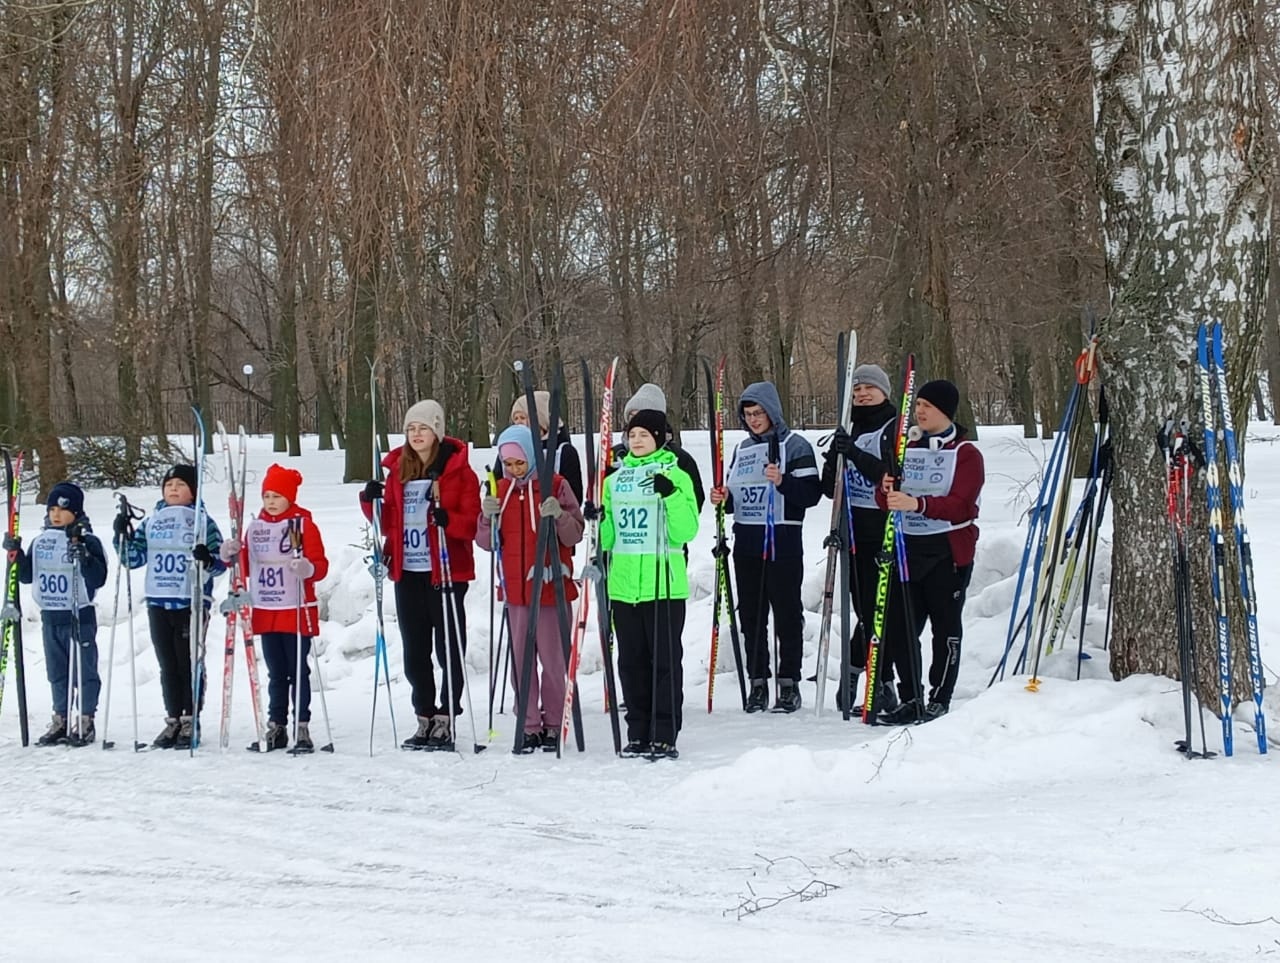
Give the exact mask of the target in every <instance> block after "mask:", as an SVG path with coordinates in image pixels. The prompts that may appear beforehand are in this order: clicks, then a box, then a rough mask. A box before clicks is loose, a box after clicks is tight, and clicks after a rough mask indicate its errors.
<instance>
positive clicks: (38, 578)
mask: <svg viewBox="0 0 1280 963" xmlns="http://www.w3.org/2000/svg"><path fill="white" fill-rule="evenodd" d="M67 547H68V545H67V533H66V532H64V531H63V530H62V529H60V528H46V529H45V530H44V531H43V532H41V533H40V534H39V535H37V536H36V537H35V538H34V539H33V540H32V542H31V550H30V554H31V574H32V579H31V584H32V590H33V591H32V594H33V595H34V596H35V600H36V605H38V606H40V608H41V609H43V610H44V611H46V612H70V611H71V610H72V604H71V601H72V599H71V596H72V592H73V590H74V592H75V598H76V601H77V602H78V603H79V605H80V607H81V608H83V607H84V606H86V605H88V604H89V590H88V588H87V587H86V586H85V584H84V576H83V575H82V574H81V572H80V566H79V565H78V564H77V563H75V562H73V561H71V559H70V558H68V557H67Z"/></svg>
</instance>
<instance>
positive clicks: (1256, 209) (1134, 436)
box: [1093, 0, 1271, 704]
mask: <svg viewBox="0 0 1280 963" xmlns="http://www.w3.org/2000/svg"><path fill="white" fill-rule="evenodd" d="M1255 10H1256V6H1255V4H1253V3H1252V2H1250V0H1128V2H1120V3H1115V2H1105V0H1098V2H1097V4H1096V7H1095V13H1096V17H1097V22H1096V25H1095V33H1094V49H1093V61H1094V64H1093V65H1094V82H1095V93H1096V103H1097V117H1096V130H1095V136H1096V142H1097V149H1098V155H1099V165H1100V171H1099V174H1100V178H1099V180H1100V185H1099V187H1100V192H1101V195H1102V207H1103V225H1104V232H1105V242H1106V259H1107V272H1108V280H1109V283H1110V287H1111V315H1110V318H1109V319H1108V321H1107V323H1106V325H1105V327H1104V329H1103V340H1102V352H1103V365H1104V377H1105V381H1106V384H1107V390H1108V394H1109V397H1110V399H1111V412H1112V418H1113V427H1112V431H1113V436H1114V440H1115V458H1116V469H1117V471H1116V479H1115V487H1114V498H1115V520H1116V521H1115V548H1114V553H1115V556H1114V566H1115V567H1114V582H1113V590H1114V591H1115V593H1116V594H1115V629H1114V634H1113V636H1112V658H1111V669H1112V674H1113V675H1114V676H1115V677H1116V678H1118V679H1119V678H1123V677H1125V676H1128V675H1130V674H1133V673H1138V672H1156V673H1162V674H1166V675H1170V676H1176V675H1177V664H1178V657H1177V635H1176V629H1175V622H1174V614H1173V589H1172V579H1171V564H1170V563H1169V562H1167V561H1166V560H1167V559H1169V557H1170V548H1169V541H1168V535H1167V528H1166V524H1165V508H1164V487H1165V482H1164V466H1163V462H1162V460H1161V459H1160V458H1159V456H1158V454H1157V451H1156V444H1155V436H1156V431H1157V429H1158V427H1159V425H1160V424H1161V422H1162V421H1163V420H1164V419H1165V418H1167V417H1169V416H1171V415H1172V416H1173V417H1175V418H1180V417H1187V418H1190V419H1191V421H1192V423H1193V424H1195V423H1198V422H1199V413H1200V407H1199V400H1198V396H1197V393H1196V390H1195V334H1196V327H1197V325H1198V324H1200V323H1201V322H1202V321H1213V320H1220V321H1221V322H1222V323H1223V325H1224V328H1225V337H1226V340H1227V341H1228V343H1229V344H1230V345H1233V346H1236V347H1237V348H1240V347H1244V348H1245V350H1235V351H1234V352H1232V353H1231V355H1230V357H1229V364H1230V365H1231V366H1232V370H1231V375H1232V380H1233V382H1234V383H1235V384H1240V383H1243V382H1245V381H1251V380H1252V378H1253V377H1254V371H1255V367H1256V362H1257V357H1256V354H1257V350H1256V346H1257V344H1258V333H1259V331H1260V326H1261V324H1262V322H1263V314H1262V307H1263V301H1264V294H1265V290H1266V259H1265V258H1266V252H1267V249H1268V233H1269V229H1270V201H1271V196H1270V185H1269V182H1268V180H1267V177H1266V174H1265V172H1266V169H1267V164H1268V160H1269V159H1268V158H1267V156H1266V146H1265V138H1264V137H1263V136H1262V135H1261V126H1260V125H1261V122H1262V116H1261V111H1260V104H1259V93H1260V87H1259V83H1258V76H1257V54H1258V47H1257V43H1258V39H1257V36H1258V35H1257V24H1256V23H1255V22H1254V11H1255ZM1233 395H1236V396H1238V392H1236V391H1233ZM1241 434H1242V435H1243V432H1242V433H1241ZM1202 484H1203V480H1200V481H1199V484H1198V491H1197V493H1196V494H1197V496H1198V497H1197V498H1196V508H1197V515H1198V517H1199V520H1200V522H1201V524H1198V525H1194V526H1193V529H1194V530H1195V531H1196V532H1197V533H1198V535H1197V537H1196V539H1195V541H1194V542H1193V544H1192V546H1191V557H1192V565H1193V578H1194V580H1195V607H1194V610H1195V624H1196V629H1197V640H1198V643H1199V656H1200V658H1199V681H1200V690H1199V696H1200V698H1201V700H1202V702H1204V703H1206V704H1214V701H1215V698H1216V696H1215V690H1216V685H1215V681H1214V680H1215V679H1216V672H1217V670H1216V667H1215V666H1214V649H1215V647H1214V644H1213V629H1212V625H1213V621H1212V614H1211V613H1212V610H1211V606H1210V601H1209V574H1208V565H1207V544H1206V539H1205V537H1204V534H1203V533H1204V525H1203V516H1204V496H1203V489H1202V488H1200V487H1199V486H1200V485H1202ZM1238 635H1242V633H1238ZM1236 644H1237V645H1238V647H1239V648H1241V649H1242V648H1243V645H1242V640H1240V639H1238V640H1237V643H1236ZM1234 656H1235V664H1236V666H1237V668H1238V669H1243V667H1244V666H1245V665H1246V661H1245V658H1244V653H1243V651H1237V652H1235V653H1234ZM1240 680H1242V676H1238V682H1237V685H1236V691H1237V692H1241V691H1245V692H1247V691H1248V685H1247V682H1246V683H1245V684H1244V685H1243V686H1241V685H1240V684H1239V681H1240Z"/></svg>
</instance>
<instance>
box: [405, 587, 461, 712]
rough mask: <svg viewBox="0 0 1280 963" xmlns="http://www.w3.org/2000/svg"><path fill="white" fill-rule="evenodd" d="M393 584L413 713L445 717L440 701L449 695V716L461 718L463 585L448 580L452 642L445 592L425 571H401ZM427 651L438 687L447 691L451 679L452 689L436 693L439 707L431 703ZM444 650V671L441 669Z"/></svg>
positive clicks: (432, 686)
mask: <svg viewBox="0 0 1280 963" xmlns="http://www.w3.org/2000/svg"><path fill="white" fill-rule="evenodd" d="M395 585H396V618H397V619H398V620H399V622H400V639H401V641H402V642H403V643H404V675H405V678H406V679H408V680H409V686H410V688H411V689H412V690H413V711H414V713H415V714H416V715H418V716H421V717H428V716H435V715H448V714H449V710H448V708H447V705H448V703H446V702H445V699H448V698H450V696H452V701H453V714H454V715H455V716H460V715H462V682H463V678H462V672H463V669H462V656H463V655H464V654H465V653H466V651H467V613H466V608H465V607H464V606H463V604H462V603H463V599H464V598H465V597H466V594H467V583H466V582H454V583H453V588H452V589H451V590H450V593H451V595H452V598H450V600H449V605H448V608H449V610H451V612H452V613H456V617H457V621H456V622H453V625H454V627H455V628H456V629H457V637H456V638H454V634H453V632H452V631H446V622H445V614H446V612H445V609H446V606H445V592H444V590H443V589H442V588H440V587H439V586H438V585H433V584H431V573H430V572H402V573H401V575H400V580H399V581H398V582H396V583H395ZM451 619H452V616H451ZM433 643H434V645H433ZM433 647H434V649H435V657H436V663H438V664H439V665H440V666H441V667H442V668H441V673H440V688H441V689H448V688H449V680H450V677H452V679H453V689H452V691H451V692H442V693H441V698H440V704H439V705H437V704H436V698H437V696H436V691H437V690H436V671H435V665H434V664H433V663H432V661H431V650H432V648H433ZM446 648H447V651H448V658H449V666H450V668H449V671H448V672H446V671H444V669H443V666H444V664H445V661H444V660H445V658H446V655H445V653H446Z"/></svg>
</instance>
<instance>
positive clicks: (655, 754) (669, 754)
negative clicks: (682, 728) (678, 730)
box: [645, 742, 680, 762]
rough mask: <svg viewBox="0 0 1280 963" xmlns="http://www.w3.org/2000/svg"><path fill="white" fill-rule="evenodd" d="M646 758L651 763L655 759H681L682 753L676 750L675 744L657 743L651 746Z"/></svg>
mask: <svg viewBox="0 0 1280 963" xmlns="http://www.w3.org/2000/svg"><path fill="white" fill-rule="evenodd" d="M645 758H646V759H648V760H649V761H650V762H652V761H654V760H655V759H679V758H680V751H679V750H678V749H676V747H675V744H674V743H671V742H655V743H653V744H652V745H651V746H649V751H648V752H647V753H645Z"/></svg>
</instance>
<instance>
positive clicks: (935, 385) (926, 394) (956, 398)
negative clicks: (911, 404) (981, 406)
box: [916, 379, 960, 421]
mask: <svg viewBox="0 0 1280 963" xmlns="http://www.w3.org/2000/svg"><path fill="white" fill-rule="evenodd" d="M916 397H917V398H923V399H924V400H925V401H927V402H929V404H931V405H933V406H934V407H935V408H937V409H938V410H939V411H941V412H942V413H943V414H944V415H946V416H947V418H948V419H950V420H951V421H955V420H956V411H957V410H959V408H960V389H959V388H957V387H956V386H955V385H953V384H952V383H951V382H950V381H944V380H942V379H939V380H937V381H930V382H928V383H927V384H925V385H924V387H922V388H921V389H920V390H919V391H918V392H916Z"/></svg>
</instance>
